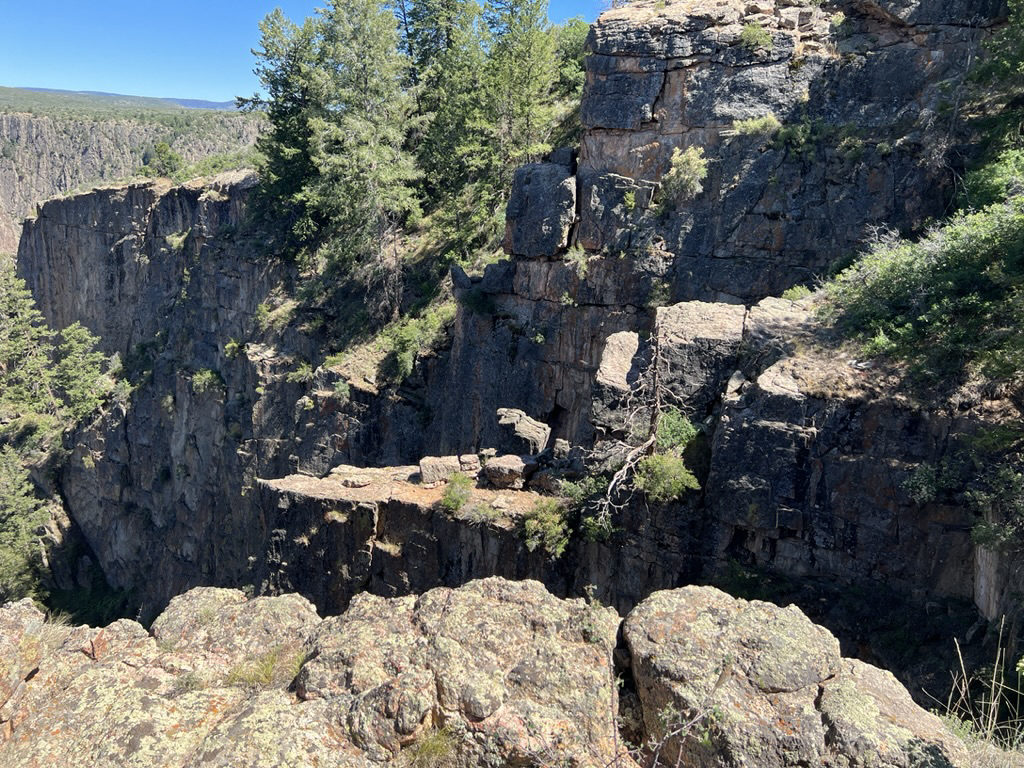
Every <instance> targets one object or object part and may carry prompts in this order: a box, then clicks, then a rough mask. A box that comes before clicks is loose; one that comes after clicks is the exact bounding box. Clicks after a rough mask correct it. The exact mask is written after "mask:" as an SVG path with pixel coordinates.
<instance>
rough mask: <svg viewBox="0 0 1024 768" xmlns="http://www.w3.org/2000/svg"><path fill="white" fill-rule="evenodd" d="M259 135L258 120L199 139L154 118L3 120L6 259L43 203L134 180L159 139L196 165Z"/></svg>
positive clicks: (0, 163)
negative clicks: (92, 187) (88, 188)
mask: <svg viewBox="0 0 1024 768" xmlns="http://www.w3.org/2000/svg"><path fill="white" fill-rule="evenodd" d="M259 130H260V123H259V120H257V119H254V118H253V117H252V116H249V115H242V114H234V115H224V116H223V117H222V118H220V119H219V120H216V121H213V120H211V121H210V123H209V125H207V127H206V129H204V130H203V131H201V132H199V133H197V132H191V133H190V132H189V131H175V130H174V129H173V128H171V127H170V126H169V125H165V124H163V123H161V122H159V121H156V120H154V121H152V122H142V121H135V120H128V119H118V118H112V119H95V120H91V119H88V118H86V117H73V116H67V117H64V116H37V115H28V114H18V113H13V114H10V113H8V114H0V148H2V150H3V151H2V152H0V253H12V254H13V253H15V252H17V250H18V237H19V236H20V235H21V222H22V220H23V219H24V218H26V217H27V216H30V215H31V214H32V213H33V211H34V209H35V206H36V205H37V204H39V203H42V202H43V201H44V200H49V199H50V198H52V197H56V196H58V195H66V194H69V193H71V192H73V191H74V190H76V189H80V188H82V187H86V186H88V185H97V184H102V183H106V184H109V183H112V182H117V181H120V180H122V179H125V178H128V177H130V176H131V175H132V174H134V173H135V172H136V171H137V170H138V169H139V168H140V167H141V166H142V156H143V153H144V152H145V150H146V149H147V148H149V147H152V146H153V145H154V144H156V143H157V142H159V141H168V142H169V143H170V145H171V148H172V149H173V150H174V151H175V152H177V153H178V154H179V155H180V156H181V157H182V159H183V160H184V161H185V162H186V163H195V162H198V161H199V160H201V159H202V158H204V157H207V156H209V155H215V154H221V153H229V152H239V151H241V150H243V149H245V148H247V147H250V146H252V144H253V143H254V142H255V141H256V137H257V135H258V133H259Z"/></svg>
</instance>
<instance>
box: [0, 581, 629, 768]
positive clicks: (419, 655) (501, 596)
mask: <svg viewBox="0 0 1024 768" xmlns="http://www.w3.org/2000/svg"><path fill="white" fill-rule="evenodd" d="M29 614H31V615H29ZM617 627H618V618H617V617H616V616H615V614H614V612H612V611H608V610H606V609H602V608H600V607H597V606H589V605H587V604H586V603H584V601H582V600H574V601H564V600H558V599H556V598H554V597H552V596H551V595H550V594H548V593H547V592H545V591H544V589H543V588H542V587H541V586H540V585H539V584H536V583H533V582H521V583H511V582H504V581H501V580H488V581H482V582H475V583H473V584H471V585H468V586H467V587H465V588H463V589H462V590H458V591H453V590H448V589H440V590H433V591H431V592H428V593H427V594H425V595H423V596H422V597H420V598H412V597H410V598H404V599H399V600H394V601H391V600H383V599H381V598H375V597H370V596H365V597H362V598H360V599H359V600H357V601H356V602H355V603H354V604H353V606H352V608H351V609H350V611H349V612H348V613H346V614H345V615H344V616H342V617H338V618H335V619H329V620H327V621H323V622H322V621H321V620H320V619H319V617H318V616H317V615H316V613H315V612H314V611H313V609H312V607H311V606H310V605H309V603H308V602H306V601H305V600H304V599H302V598H300V597H298V596H297V595H285V596H281V597H275V598H256V599H254V600H247V599H246V598H245V596H244V595H243V594H242V593H241V592H238V591H235V590H217V589H197V590H193V591H191V592H189V593H187V594H185V595H183V596H180V597H178V598H175V600H173V601H172V602H171V604H170V605H169V606H168V608H167V610H166V611H165V612H164V613H163V614H162V615H161V616H160V618H159V619H158V620H157V622H156V623H155V624H154V627H153V632H152V636H151V635H150V634H148V633H147V632H146V631H145V630H144V629H143V628H142V627H141V626H139V625H138V624H136V623H135V622H132V621H125V620H122V621H119V622H116V623H114V624H112V625H110V626H109V627H106V628H105V629H89V628H86V627H78V628H70V627H60V626H55V625H49V624H46V623H44V621H43V615H42V614H41V613H40V612H38V611H36V610H35V609H32V608H31V607H29V606H27V605H26V604H25V603H19V604H14V605H9V606H6V607H4V608H2V609H0V649H2V650H3V657H4V659H5V663H7V664H10V661H9V660H10V659H12V658H18V659H20V660H21V662H22V663H20V665H18V666H17V669H16V676H17V680H18V685H17V687H16V689H14V691H13V695H12V694H11V693H6V694H4V696H3V697H2V699H0V701H2V704H0V762H2V763H3V765H5V766H10V768H16V767H18V768H21V767H22V766H32V767H36V766H39V767H41V766H46V765H54V764H60V765H67V766H72V767H73V766H96V765H99V766H107V765H109V766H114V765H116V766H139V767H140V768H141V767H142V766H147V767H148V766H168V767H169V766H182V767H184V766H211V765H212V766H225V767H226V766H237V765H241V764H245V765H261V766H268V768H269V767H272V766H282V767H283V766H289V767H293V766H352V767H355V766H371V765H396V766H397V765H408V764H409V763H408V761H409V759H410V757H412V756H415V755H416V754H417V749H422V747H421V746H420V745H422V744H423V742H424V741H428V740H429V739H431V738H433V739H434V741H433V744H434V748H435V749H436V748H437V747H438V745H439V744H440V745H443V747H444V749H443V751H442V752H441V753H439V755H438V753H435V756H439V758H443V759H444V760H446V761H447V762H446V763H444V764H446V765H451V766H463V767H465V768H469V766H480V765H495V766H498V765H509V764H515V763H516V762H522V763H524V764H532V763H531V761H536V760H541V759H555V758H559V759H561V758H564V759H566V760H568V761H569V762H568V763H566V764H567V765H573V766H584V765H602V764H604V763H605V762H607V761H608V760H609V759H610V758H611V757H612V755H613V754H614V750H615V744H616V742H615V736H614V728H615V715H616V701H615V696H614V687H613V680H614V673H613V669H612V648H613V647H614V644H615V635H616V630H617ZM29 648H31V649H33V650H32V651H31V653H29V651H28V650H25V649H29ZM19 649H21V650H19ZM14 651H18V653H17V654H15V653H14ZM30 657H31V658H30ZM9 668H10V670H11V672H12V674H11V675H8V677H11V678H12V679H13V677H14V676H15V675H14V674H13V673H14V672H15V666H14V665H11V666H10V667H9ZM293 681H294V684H293ZM442 729H443V731H442ZM439 732H440V735H439ZM403 749H404V750H405V751H404V752H403Z"/></svg>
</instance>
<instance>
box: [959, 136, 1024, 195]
mask: <svg viewBox="0 0 1024 768" xmlns="http://www.w3.org/2000/svg"><path fill="white" fill-rule="evenodd" d="M964 187H965V191H964V196H963V199H964V202H965V203H966V204H967V205H969V206H971V207H973V208H984V207H985V206H988V205H992V204H993V203H997V202H1000V201H1002V200H1005V199H1006V198H1008V197H1011V196H1013V195H1020V194H1024V150H1021V149H1008V150H1005V151H1004V152H1002V153H1001V154H1000V155H999V156H998V157H997V158H996V159H995V160H994V161H993V162H991V163H988V164H986V165H985V166H983V167H981V168H978V169H976V170H973V171H970V172H969V173H968V174H967V176H966V178H965V179H964Z"/></svg>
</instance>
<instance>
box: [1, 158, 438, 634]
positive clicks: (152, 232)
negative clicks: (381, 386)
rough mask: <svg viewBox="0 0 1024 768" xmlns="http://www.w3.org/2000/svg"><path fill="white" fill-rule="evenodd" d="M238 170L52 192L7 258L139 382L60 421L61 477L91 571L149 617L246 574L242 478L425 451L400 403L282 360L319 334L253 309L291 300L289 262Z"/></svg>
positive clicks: (250, 539)
mask: <svg viewBox="0 0 1024 768" xmlns="http://www.w3.org/2000/svg"><path fill="white" fill-rule="evenodd" d="M252 184H253V178H252V177H251V176H250V175H246V174H237V173H233V174H226V175H223V176H220V177H216V178H215V179H213V180H212V181H209V182H204V183H197V184H189V185H185V186H182V187H173V188H171V187H168V186H167V185H166V184H160V183H151V184H143V185H131V186H128V187H125V188H121V189H117V190H104V191H100V192H96V193H91V194H87V195H81V196H78V197H74V198H69V199H65V200H55V201H51V202H49V203H47V204H46V205H44V206H43V207H42V208H41V210H40V213H39V216H37V217H36V218H35V219H33V220H32V221H31V222H29V223H28V224H27V225H26V232H25V236H24V237H23V238H22V241H21V248H20V252H19V257H18V269H19V274H21V275H23V276H24V277H25V279H26V282H27V283H28V285H29V286H30V287H31V289H32V291H33V294H34V296H35V298H36V300H37V302H38V303H39V306H40V308H41V310H42V311H43V314H44V316H45V317H46V318H47V320H48V321H49V322H50V324H51V325H53V326H54V327H56V328H62V327H64V326H66V325H68V324H70V323H72V322H74V321H79V322H82V323H84V324H85V325H86V326H87V327H89V328H90V330H92V331H93V332H95V333H98V334H99V335H100V336H101V338H102V342H101V343H102V346H103V348H104V349H105V351H107V352H110V353H114V352H116V353H118V355H119V356H120V358H121V360H122V361H123V364H124V368H125V373H126V375H127V376H128V377H129V378H130V379H132V381H133V383H134V384H135V385H136V386H135V387H134V389H133V390H132V392H131V394H130V396H128V397H126V398H124V399H122V400H119V401H116V402H112V403H110V404H109V407H108V408H107V409H106V411H105V412H104V413H103V414H102V415H101V417H100V418H98V419H97V420H96V421H95V422H94V423H92V424H89V425H85V426H84V427H83V428H82V429H80V430H79V431H78V432H77V433H76V434H75V435H74V436H73V437H72V438H71V439H70V440H71V442H70V444H69V450H70V457H69V461H68V462H66V464H65V466H64V468H63V469H62V471H61V474H60V477H59V483H60V486H61V495H62V497H63V499H64V501H65V503H66V506H67V509H68V514H69V515H70V517H71V518H72V519H73V520H74V522H75V523H76V524H77V527H78V529H79V530H81V532H82V534H83V535H84V537H85V540H86V542H87V544H88V546H89V548H90V549H91V550H92V551H93V552H94V553H95V559H96V564H97V565H98V566H99V569H100V570H101V571H102V574H103V576H104V577H105V579H106V581H107V582H108V583H109V585H110V586H112V587H115V588H117V589H134V590H135V594H136V596H137V598H138V602H139V604H140V606H141V607H142V609H143V615H144V616H145V617H147V618H152V617H153V616H154V615H155V614H156V613H157V612H158V611H159V610H160V608H161V607H162V606H163V605H165V604H166V602H167V600H169V599H170V598H171V597H173V596H174V595H176V594H179V593H181V592H182V591H184V590H186V589H188V588H190V587H192V586H195V585H198V584H220V585H240V584H246V583H252V580H253V576H252V572H253V567H254V563H255V562H256V561H257V560H261V559H262V557H263V553H264V551H265V547H266V544H267V541H268V539H269V538H270V536H271V531H270V530H268V529H267V528H266V527H265V526H264V525H263V524H262V523H261V520H263V519H265V518H264V516H263V515H262V513H261V511H260V509H259V507H258V505H257V503H256V501H255V499H256V495H255V494H251V493H250V491H251V490H252V489H253V488H254V487H255V482H256V478H258V477H281V476H285V475H287V474H290V473H291V472H296V471H301V472H309V473H316V474H317V475H322V474H325V473H326V472H328V471H329V470H330V469H331V467H332V466H335V465H337V464H341V463H347V464H353V463H360V464H367V463H371V462H372V461H374V459H373V458H371V457H369V456H368V455H367V454H366V453H365V452H364V451H367V450H369V451H370V452H371V453H373V452H376V451H377V450H383V451H385V452H389V451H390V452H391V453H390V455H388V456H384V455H383V454H382V455H381V457H380V458H379V459H377V460H378V461H379V460H385V461H387V460H391V461H394V457H395V456H396V455H397V456H404V455H407V454H409V453H412V452H413V451H415V455H416V457H417V458H418V457H419V456H421V455H423V453H424V452H423V451H422V448H421V445H422V438H421V437H420V436H419V431H418V430H413V429H404V427H403V426H402V425H404V423H405V420H410V421H411V420H414V419H415V412H414V411H413V409H412V408H407V407H405V406H403V405H402V404H401V403H398V404H396V405H393V406H392V405H391V404H390V403H382V402H381V401H378V400H375V399H374V398H373V397H372V396H366V395H364V394H363V393H360V392H354V393H353V394H352V395H351V397H348V398H341V397H339V396H338V394H337V392H336V390H335V386H334V385H335V383H336V381H337V377H336V376H334V375H333V374H330V373H327V372H320V373H319V374H318V375H317V376H316V377H315V378H314V379H313V380H312V381H305V380H302V381H297V380H296V379H295V377H294V376H293V375H292V374H293V373H294V371H295V369H296V368H298V367H301V366H302V364H303V363H306V364H309V365H311V367H313V366H315V365H316V364H318V363H319V361H320V359H322V352H321V351H320V345H319V344H318V342H317V341H316V339H315V338H313V337H312V336H310V335H307V334H304V333H301V332H299V331H297V330H296V329H295V327H294V326H293V325H289V324H287V322H285V323H280V322H277V321H275V322H273V323H271V322H268V321H267V320H266V318H267V317H268V316H270V315H271V313H274V312H276V313H277V315H276V316H281V317H284V318H285V320H287V318H288V313H289V312H290V311H291V309H290V306H289V305H288V304H287V303H282V301H281V300H280V299H278V298H275V296H274V294H273V290H274V288H275V287H276V286H278V285H279V283H280V282H281V280H282V279H284V277H285V274H286V268H284V267H283V266H282V265H280V264H277V263H274V262H273V261H272V260H268V259H266V258H264V257H263V256H260V255H258V249H257V245H256V244H255V243H254V242H252V241H251V240H249V239H247V237H246V236H245V235H244V234H241V233H240V230H241V229H243V228H242V226H241V225H242V222H243V219H244V215H245V214H244V211H245V206H246V201H247V197H248V192H249V190H250V189H251V187H252ZM378 406H379V407H382V408H385V409H386V410H389V412H392V413H402V414H403V415H402V416H400V417H399V418H398V419H397V420H392V419H389V418H385V417H382V416H380V415H377V414H374V413H373V411H374V409H375V408H377V407H378ZM403 434H405V435H409V438H408V439H410V440H411V441H412V442H413V444H414V446H415V447H414V448H413V450H408V449H407V448H405V447H402V446H403V443H402V437H401V436H402V435H403ZM296 535H297V534H296ZM250 558H252V559H250ZM97 581H99V580H97Z"/></svg>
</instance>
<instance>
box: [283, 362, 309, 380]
mask: <svg viewBox="0 0 1024 768" xmlns="http://www.w3.org/2000/svg"><path fill="white" fill-rule="evenodd" d="M284 378H285V381H287V382H288V383H289V384H308V383H309V382H311V381H312V380H313V366H312V365H310V364H309V363H307V362H306V361H303V362H301V363H299V365H298V367H296V369H295V370H294V371H289V372H288V373H287V374H286V375H285V377H284Z"/></svg>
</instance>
